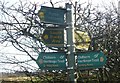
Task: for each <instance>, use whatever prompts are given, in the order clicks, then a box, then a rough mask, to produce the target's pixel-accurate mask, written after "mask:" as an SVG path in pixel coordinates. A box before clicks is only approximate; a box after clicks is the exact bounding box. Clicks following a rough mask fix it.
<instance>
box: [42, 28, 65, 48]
mask: <svg viewBox="0 0 120 83" xmlns="http://www.w3.org/2000/svg"><path fill="white" fill-rule="evenodd" d="M42 40H43V42H44V44H45V45H46V46H48V47H64V29H63V28H47V29H45V31H44V32H43V35H42Z"/></svg>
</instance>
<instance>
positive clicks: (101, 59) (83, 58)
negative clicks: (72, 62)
mask: <svg viewBox="0 0 120 83" xmlns="http://www.w3.org/2000/svg"><path fill="white" fill-rule="evenodd" d="M106 60H107V58H106V56H105V55H104V54H103V52H101V51H88V52H80V53H78V56H77V68H78V69H79V70H85V69H95V68H101V67H103V66H104V65H105V63H106Z"/></svg>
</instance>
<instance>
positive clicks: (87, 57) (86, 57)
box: [78, 56, 90, 59]
mask: <svg viewBox="0 0 120 83" xmlns="http://www.w3.org/2000/svg"><path fill="white" fill-rule="evenodd" d="M89 58H90V56H78V59H89Z"/></svg>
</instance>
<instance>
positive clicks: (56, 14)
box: [38, 6, 66, 25]
mask: <svg viewBox="0 0 120 83" xmlns="http://www.w3.org/2000/svg"><path fill="white" fill-rule="evenodd" d="M65 12H66V10H65V9H63V8H53V7H46V6H41V9H40V11H39V12H38V16H39V18H40V21H41V22H44V23H51V24H61V25H64V14H65Z"/></svg>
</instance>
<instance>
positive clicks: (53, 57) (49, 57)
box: [43, 56, 56, 59]
mask: <svg viewBox="0 0 120 83" xmlns="http://www.w3.org/2000/svg"><path fill="white" fill-rule="evenodd" d="M43 59H56V57H55V56H43Z"/></svg>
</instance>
